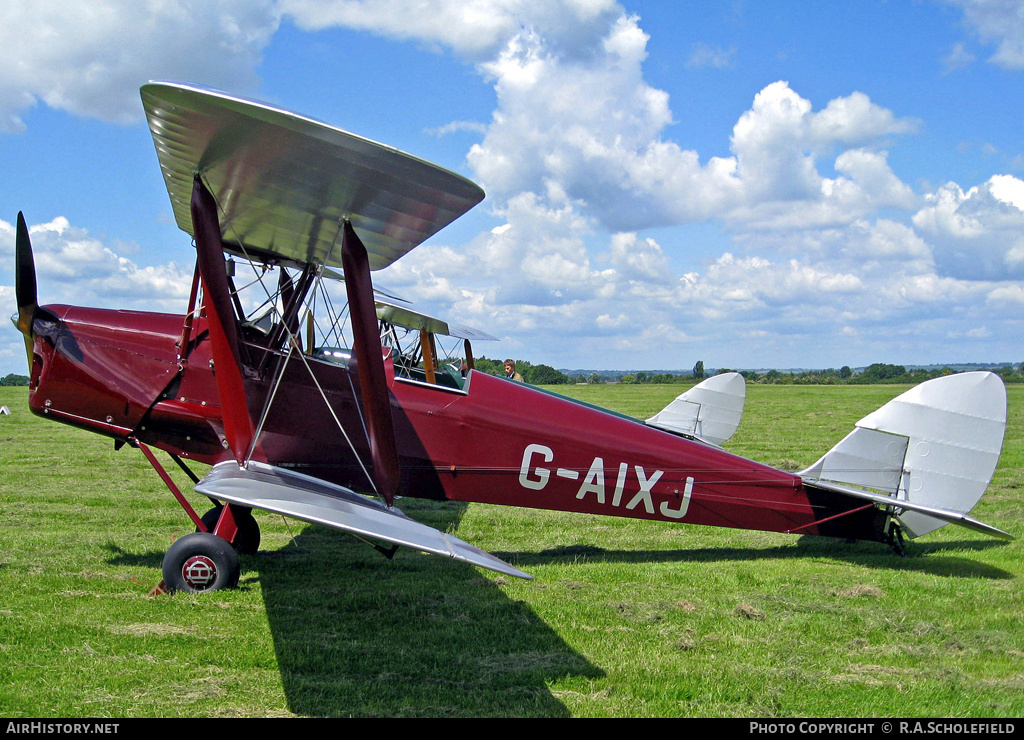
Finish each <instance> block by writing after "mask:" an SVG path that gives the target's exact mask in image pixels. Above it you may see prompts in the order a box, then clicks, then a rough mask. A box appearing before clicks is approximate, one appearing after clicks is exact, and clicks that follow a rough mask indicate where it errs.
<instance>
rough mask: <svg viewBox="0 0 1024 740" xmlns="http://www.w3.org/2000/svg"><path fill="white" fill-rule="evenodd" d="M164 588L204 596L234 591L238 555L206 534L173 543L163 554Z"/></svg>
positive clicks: (238, 568) (224, 543)
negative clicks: (225, 590)
mask: <svg viewBox="0 0 1024 740" xmlns="http://www.w3.org/2000/svg"><path fill="white" fill-rule="evenodd" d="M163 571H164V587H165V588H166V589H167V590H168V591H171V592H174V591H184V592H186V593H203V592H206V591H220V590H221V589H224V588H234V587H235V586H237V585H238V576H239V575H240V573H241V568H240V567H239V565H238V553H236V552H235V550H234V548H233V547H231V545H230V544H228V542H227V540H222V539H221V538H220V537H217V536H216V535H212V534H210V533H209V532H195V533H194V534H187V535H185V536H184V537H182V538H181V539H180V540H176V541H175V542H174V544H173V545H171V546H170V548H169V549H168V550H167V554H166V555H164V567H163Z"/></svg>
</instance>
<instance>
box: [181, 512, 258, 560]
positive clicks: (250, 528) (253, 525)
mask: <svg viewBox="0 0 1024 740" xmlns="http://www.w3.org/2000/svg"><path fill="white" fill-rule="evenodd" d="M222 508H223V507H221V506H214V507H213V508H212V509H210V510H209V511H208V512H206V513H205V514H203V524H204V525H205V526H206V529H207V531H208V532H212V531H213V528H214V527H216V526H217V520H218V519H220V510H221V509H222ZM231 513H232V515H233V516H234V517H235V524H236V525H238V535H237V536H236V537H235V541H234V542H233V543H232V546H233V547H234V548H235V552H237V553H238V554H239V555H254V554H256V551H257V550H259V549H260V525H259V522H257V521H256V517H254V516H253V515H252V509H246V508H245V507H243V506H232V507H231ZM196 531H197V532H198V531H199V530H198V529H196Z"/></svg>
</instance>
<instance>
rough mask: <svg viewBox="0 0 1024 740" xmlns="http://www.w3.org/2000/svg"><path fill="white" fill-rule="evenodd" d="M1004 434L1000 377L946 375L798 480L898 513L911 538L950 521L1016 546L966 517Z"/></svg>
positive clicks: (879, 415) (871, 417)
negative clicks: (885, 507)
mask: <svg viewBox="0 0 1024 740" xmlns="http://www.w3.org/2000/svg"><path fill="white" fill-rule="evenodd" d="M1005 428H1006V388H1005V387H1004V386H1003V381H1002V380H1001V379H1000V378H999V376H998V375H995V374H993V373H988V372H971V373H961V374H959V375H948V376H945V377H942V378H936V379H934V380H929V381H927V382H924V383H921V384H920V385H918V386H916V387H914V388H911V389H910V390H909V391H907V392H906V393H904V394H902V395H900V396H898V397H897V398H894V399H893V400H892V401H889V403H887V404H885V405H884V406H882V407H881V408H880V409H878V410H877V411H875V412H874V413H872V414H868V415H867V416H865V417H864V418H863V419H861V420H860V421H859V422H857V425H856V428H855V429H854V430H853V431H852V432H850V434H849V435H847V436H846V438H844V439H843V440H842V441H841V442H840V443H839V444H837V445H836V446H835V447H833V448H832V449H831V450H829V452H827V453H826V454H825V455H824V456H823V457H822V458H821V459H820V460H818V461H817V462H816V463H814V465H812V466H811V467H809V468H807V470H804V471H801V472H800V473H799V475H800V477H801V478H803V480H804V483H805V484H808V485H811V486H816V487H819V488H825V489H829V490H833V491H838V492H840V493H845V494H848V495H850V496H854V497H857V498H862V499H866V500H869V501H874V502H875V503H877V504H880V505H883V506H887V507H892V509H891V510H892V511H893V512H894V514H893V518H894V519H896V520H897V521H898V523H899V525H900V527H901V528H902V530H903V532H904V533H905V534H906V535H907V536H908V537H910V538H914V537H919V536H921V535H923V534H927V533H928V532H931V531H933V530H936V529H938V528H939V527H941V526H943V525H944V524H947V523H951V522H952V523H954V524H959V525H961V526H965V527H968V528H970V529H973V530H975V531H979V532H984V533H986V534H990V535H993V536H996V537H1002V538H1004V539H1013V537H1012V536H1011V535H1009V534H1007V533H1006V532H1003V531H1002V530H999V529H996V528H995V527H991V526H989V525H987V524H983V523H982V522H979V521H978V520H977V519H974V518H972V517H969V516H967V514H968V512H970V511H971V509H973V508H974V505H975V504H977V503H978V500H979V499H980V498H981V496H982V494H983V493H984V492H985V489H986V488H988V484H989V481H991V480H992V474H993V473H994V472H995V469H996V464H997V463H998V462H999V453H1000V451H1001V449H1002V445H1003V433H1004V430H1005Z"/></svg>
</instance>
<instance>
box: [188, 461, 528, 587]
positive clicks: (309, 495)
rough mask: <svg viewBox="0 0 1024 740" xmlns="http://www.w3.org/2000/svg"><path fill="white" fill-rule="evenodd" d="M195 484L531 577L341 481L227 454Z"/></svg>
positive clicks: (210, 492)
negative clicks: (241, 460) (339, 483)
mask: <svg viewBox="0 0 1024 740" xmlns="http://www.w3.org/2000/svg"><path fill="white" fill-rule="evenodd" d="M196 490H197V491H198V492H199V493H202V494H204V495H206V496H210V497H211V498H214V499H219V500H224V501H228V502H230V503H234V504H241V505H242V506H249V507H252V508H256V509H263V510H265V511H273V512H275V513H278V514H284V515H286V516H291V517H295V518H296V519H302V520H303V521H307V522H314V523H316V524H326V525H327V526H329V527H334V528H335V529H341V530H344V531H346V532H352V533H353V534H359V535H363V536H366V537H373V538H375V539H378V540H383V541H385V542H390V543H393V544H395V545H402V546H405V547H411V548H414V549H416V550H421V551H423V552H428V553H433V554H435V555H443V556H446V557H449V558H452V559H453V560H460V561H462V562H464V563H469V564H470V565H476V566H479V567H481V568H487V569H488V570H493V571H497V572H498V573H504V574H505V575H509V576H515V577H517V578H525V579H532V578H533V576H531V575H529V574H528V573H525V572H523V571H521V570H519V569H518V568H514V567H513V566H511V565H509V564H508V563H505V562H504V561H502V560H499V559H498V558H496V557H494V556H493V555H490V554H489V553H486V552H484V551H483V550H480V549H478V548H476V547H473V546H472V545H470V544H468V543H467V542H463V541H462V540H460V539H458V538H457V537H452V536H451V535H449V534H445V533H444V532H441V531H439V530H437V529H434V528H433V527H428V526H427V525H425V524H420V523H419V522H417V521H414V520H412V519H410V518H409V517H407V516H406V515H405V514H403V513H402V512H401V511H399V510H398V509H393V508H389V507H386V506H384V505H383V504H381V503H379V502H377V501H374V500H373V499H369V498H366V497H365V496H360V495H359V494H358V493H355V492H354V491H351V490H349V489H347V488H343V487H342V486H336V485H334V484H331V483H328V482H326V481H323V480H319V479H317V478H312V477H310V476H307V475H303V474H302V473H296V472H294V471H291V470H285V469H284V468H279V467H275V466H272V465H267V464H265V463H259V462H254V461H250V462H248V463H247V464H246V465H245V467H239V466H238V465H237V464H236V463H235V462H233V461H230V460H229V461H227V462H223V463H220V464H218V465H215V466H214V467H213V469H212V470H210V472H209V473H208V474H207V475H206V477H205V478H203V479H202V480H201V481H199V483H198V484H197V485H196Z"/></svg>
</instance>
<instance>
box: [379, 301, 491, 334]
mask: <svg viewBox="0 0 1024 740" xmlns="http://www.w3.org/2000/svg"><path fill="white" fill-rule="evenodd" d="M377 318H378V319H381V320H382V321H386V322H388V323H389V324H394V325H395V326H403V327H405V328H406V329H423V330H426V331H428V332H430V333H431V334H443V335H445V336H449V337H458V338H459V339H469V340H471V341H474V342H475V341H477V340H480V341H484V342H496V341H498V340H497V338H495V337H492V336H491V335H490V334H488V333H487V332H483V331H480V330H479V329H474V328H473V327H471V326H462V325H460V324H452V323H449V322H447V321H445V320H444V319H435V318H434V317H433V316H428V315H427V314H425V313H420V312H419V311H414V310H413V309H411V308H409V307H407V306H398V305H395V304H394V303H389V302H388V301H381V300H378V301H377Z"/></svg>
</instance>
